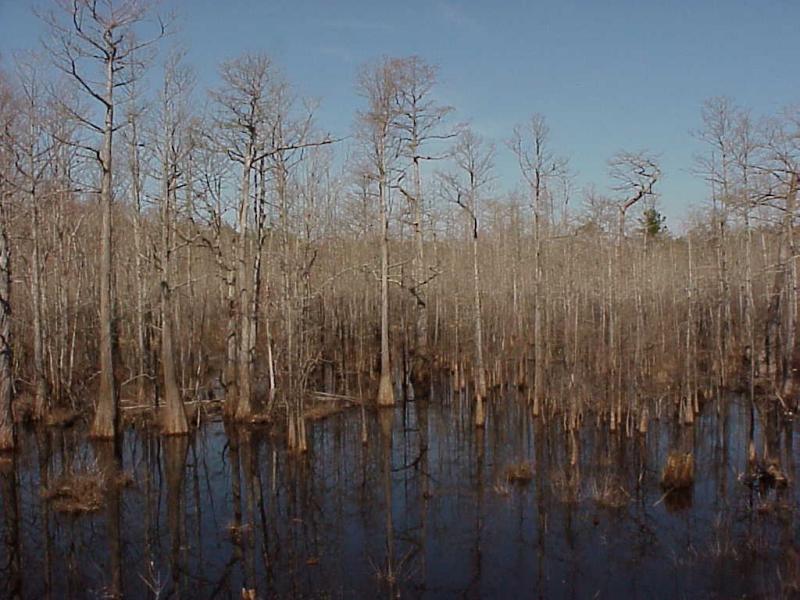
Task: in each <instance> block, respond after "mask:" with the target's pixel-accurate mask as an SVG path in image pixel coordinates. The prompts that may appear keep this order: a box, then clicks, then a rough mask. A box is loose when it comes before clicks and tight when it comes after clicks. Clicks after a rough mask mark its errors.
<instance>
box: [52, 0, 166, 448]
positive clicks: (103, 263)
mask: <svg viewBox="0 0 800 600" xmlns="http://www.w3.org/2000/svg"><path fill="white" fill-rule="evenodd" d="M57 4H58V12H56V11H51V12H48V13H45V14H43V15H42V18H43V19H44V21H45V23H46V24H47V25H48V28H49V33H50V38H51V41H50V42H49V46H48V50H49V52H50V54H51V56H52V57H53V61H54V64H55V66H56V67H57V68H58V69H60V70H61V71H63V72H64V73H65V74H66V75H67V76H68V77H69V78H70V79H71V80H72V81H74V82H75V85H76V86H77V87H78V89H79V90H81V91H82V92H83V93H85V94H86V95H87V96H88V97H89V98H90V99H92V100H94V101H96V103H97V104H98V105H99V107H100V113H101V117H102V118H101V119H100V121H99V122H98V121H96V120H94V119H92V118H91V117H87V116H85V115H83V114H81V112H79V111H78V110H76V109H74V108H73V107H70V106H69V105H68V104H66V103H61V106H62V109H63V110H64V112H65V113H66V114H68V115H69V116H70V117H71V118H74V119H76V120H77V121H79V122H80V123H81V124H82V125H83V126H84V127H85V128H86V130H87V131H88V132H89V133H90V134H92V135H93V136H98V137H99V138H100V142H99V144H98V145H86V146H85V149H86V150H87V151H88V152H89V153H90V155H91V156H92V157H93V158H94V159H95V160H96V161H97V165H98V166H99V168H100V190H99V198H100V205H101V208H102V233H101V239H100V241H101V250H100V269H99V273H98V275H99V279H100V390H99V394H98V399H97V410H96V412H95V417H94V422H93V423H92V435H93V436H95V437H98V438H113V437H115V436H116V434H117V429H118V421H119V414H118V413H119V407H118V390H117V383H116V381H115V373H114V365H115V358H114V339H113V320H114V306H113V294H112V278H113V275H112V274H113V265H112V261H111V257H112V244H113V234H112V226H111V220H112V219H111V208H112V204H113V200H114V187H113V186H114V182H113V177H114V171H113V164H112V160H113V155H114V153H113V141H114V133H115V132H116V131H117V130H118V129H119V127H120V124H119V123H117V121H116V120H115V110H116V108H117V104H118V100H117V97H116V95H115V92H116V91H117V90H118V89H120V88H125V87H126V86H128V85H130V84H131V83H132V81H133V79H132V78H135V77H136V76H137V74H139V73H140V72H141V69H138V68H136V65H140V64H141V63H142V61H143V60H145V59H146V58H147V54H148V50H149V49H150V48H151V47H152V46H153V45H154V44H155V43H156V42H157V41H158V40H159V39H160V38H161V37H163V36H164V34H165V33H166V27H165V24H164V23H163V22H162V21H161V20H160V19H159V20H158V23H157V25H156V33H155V35H154V36H153V37H151V38H144V41H142V39H143V38H140V37H138V36H137V30H138V29H140V27H141V26H142V25H143V24H146V23H147V22H148V19H149V15H150V8H151V6H150V2H148V1H147V0H100V1H98V0H58V3H57Z"/></svg>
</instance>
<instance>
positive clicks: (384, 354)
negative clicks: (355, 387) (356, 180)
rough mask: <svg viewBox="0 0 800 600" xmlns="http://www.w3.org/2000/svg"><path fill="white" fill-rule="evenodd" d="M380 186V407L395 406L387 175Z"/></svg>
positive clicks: (379, 183)
mask: <svg viewBox="0 0 800 600" xmlns="http://www.w3.org/2000/svg"><path fill="white" fill-rule="evenodd" d="M378 186H379V188H380V189H379V190H378V193H379V195H380V204H381V207H380V208H381V376H380V384H379V385H378V406H394V385H393V384H392V372H391V361H390V360H389V212H388V206H387V204H388V203H387V199H386V181H385V175H383V174H382V175H381V179H380V181H379V182H378Z"/></svg>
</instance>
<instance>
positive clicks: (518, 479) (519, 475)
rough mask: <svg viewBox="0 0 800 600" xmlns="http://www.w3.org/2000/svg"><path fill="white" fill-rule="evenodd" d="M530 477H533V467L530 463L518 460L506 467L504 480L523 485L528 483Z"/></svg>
mask: <svg viewBox="0 0 800 600" xmlns="http://www.w3.org/2000/svg"><path fill="white" fill-rule="evenodd" d="M531 479H533V469H532V468H531V465H530V463H527V462H520V463H515V464H511V465H508V466H507V467H506V481H508V482H509V483H516V484H518V485H525V484H526V483H530V481H531Z"/></svg>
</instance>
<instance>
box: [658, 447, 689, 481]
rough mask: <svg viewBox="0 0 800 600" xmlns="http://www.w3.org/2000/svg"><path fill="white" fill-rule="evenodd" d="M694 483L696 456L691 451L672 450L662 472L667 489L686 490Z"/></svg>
mask: <svg viewBox="0 0 800 600" xmlns="http://www.w3.org/2000/svg"><path fill="white" fill-rule="evenodd" d="M693 483H694V456H693V455H692V453H691V452H687V453H685V454H684V453H682V452H671V453H670V455H669V456H668V457H667V464H666V465H664V470H663V471H662V473H661V487H662V488H663V489H665V490H685V489H688V488H690V487H692V484H693Z"/></svg>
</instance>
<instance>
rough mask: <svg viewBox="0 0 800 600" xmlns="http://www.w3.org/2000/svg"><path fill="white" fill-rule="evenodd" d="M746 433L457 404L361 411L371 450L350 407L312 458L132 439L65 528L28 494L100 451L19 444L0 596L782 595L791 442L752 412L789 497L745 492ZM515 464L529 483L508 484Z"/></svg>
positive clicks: (240, 446) (736, 404)
mask: <svg viewBox="0 0 800 600" xmlns="http://www.w3.org/2000/svg"><path fill="white" fill-rule="evenodd" d="M749 418H750V412H749V405H747V404H746V403H744V402H742V401H740V400H737V399H728V400H725V401H720V400H717V401H712V402H709V403H707V404H706V406H705V407H704V409H703V413H702V415H701V417H700V418H699V419H698V420H697V421H696V423H695V425H694V426H693V427H692V428H687V427H677V426H675V425H674V424H672V423H671V422H667V421H666V420H664V421H660V422H658V421H657V422H654V423H653V424H652V425H651V427H650V429H649V431H648V433H647V434H646V435H638V434H637V435H633V436H632V437H627V436H626V435H625V434H624V433H620V432H616V433H609V432H608V431H607V427H606V426H602V427H598V426H597V422H596V420H595V419H593V418H588V417H587V419H586V420H585V422H584V423H583V427H582V429H581V431H580V433H579V434H572V435H571V434H569V433H567V432H565V431H564V428H563V427H562V424H561V423H560V422H559V421H558V420H557V419H554V420H552V421H550V422H548V423H542V421H541V420H536V421H533V420H531V419H530V417H529V411H528V410H526V409H525V408H524V403H523V402H520V401H518V400H517V399H514V398H507V399H504V400H502V401H495V402H494V404H493V405H492V406H490V410H489V418H488V420H487V426H486V429H485V431H482V432H481V431H476V430H475V429H474V428H473V427H472V426H471V419H470V414H469V404H468V402H466V400H464V399H460V398H459V397H457V396H452V395H450V396H448V397H445V398H444V399H443V400H441V401H431V402H425V403H423V402H421V401H420V402H409V403H407V404H404V405H402V406H399V407H398V408H397V409H396V410H393V411H388V412H382V413H381V414H377V413H369V412H368V413H367V422H368V443H367V444H366V445H362V424H361V419H360V415H359V411H357V410H356V411H351V412H347V413H342V414H339V415H335V416H333V417H330V418H328V419H325V420H323V421H318V422H315V423H314V424H313V425H312V426H311V427H310V431H309V436H310V437H309V446H310V449H309V452H308V454H307V455H305V456H294V455H290V454H287V453H286V452H285V450H284V447H285V440H283V439H281V438H280V437H276V436H275V435H273V433H272V432H270V430H269V429H268V428H255V429H254V428H236V429H233V428H230V427H227V426H225V425H223V423H222V422H208V423H205V424H204V425H203V426H202V427H201V428H200V429H199V430H198V431H196V432H195V433H194V434H193V435H192V436H191V437H189V438H186V439H164V438H161V437H159V436H158V435H155V434H152V433H146V432H141V431H135V430H128V431H126V432H125V436H124V441H123V443H122V447H121V449H120V450H119V451H118V452H119V455H121V461H122V466H121V470H117V471H116V475H114V477H115V478H116V480H117V481H118V484H117V485H110V486H108V487H107V488H106V489H105V491H103V493H102V496H101V497H100V504H99V505H98V506H97V507H96V508H97V509H96V510H94V511H93V512H88V513H79V514H71V513H64V512H62V511H61V510H57V503H55V502H53V501H51V500H47V499H45V495H43V493H42V489H43V488H44V489H49V488H51V487H52V485H53V482H54V481H57V480H58V478H59V477H60V476H61V475H62V474H63V473H64V472H65V471H69V472H77V473H81V472H86V471H88V472H95V473H97V472H105V473H109V472H114V469H113V467H114V465H115V464H118V462H117V461H118V459H115V453H114V451H113V449H109V448H106V447H103V446H98V445H93V444H91V443H89V442H86V441H85V440H84V437H83V435H82V433H81V432H80V431H77V430H64V431H61V430H51V431H48V432H45V433H43V432H39V433H35V432H25V433H24V434H23V435H22V440H21V442H22V449H21V451H20V452H19V453H18V454H17V456H16V459H15V460H14V461H13V462H12V461H7V462H5V463H4V464H3V465H2V467H0V478H2V479H1V480H0V484H2V522H0V528H1V533H2V545H0V569H2V570H1V571H0V582H2V585H3V587H2V588H0V596H2V597H14V596H15V595H18V596H20V597H23V598H47V597H52V598H84V597H85V598H95V597H108V596H110V595H115V594H116V595H122V596H124V597H126V598H145V597H150V598H154V597H160V598H166V597H175V598H177V597H183V598H241V597H242V590H243V589H248V590H255V596H252V597H258V598H273V597H276V598H277V597H280V598H380V597H384V598H385V597H426V598H459V597H468V598H477V597H486V598H527V597H530V598H534V597H542V598H622V597H626V598H628V597H630V598H634V597H641V598H709V597H720V598H731V597H791V596H792V595H793V594H796V593H797V592H798V589H800V588H798V586H800V539H799V538H798V522H797V514H798V508H799V507H798V499H797V495H796V492H795V482H796V481H797V475H798V473H797V465H796V461H795V460H794V455H795V445H796V440H795V438H796V437H797V433H796V427H795V425H794V423H793V422H792V421H787V420H785V419H783V418H782V417H780V416H779V415H777V414H758V415H757V417H756V420H757V422H756V426H755V440H756V446H757V448H758V451H759V454H760V455H763V454H764V452H765V451H766V452H768V453H769V455H770V457H772V458H773V459H774V460H777V461H779V462H780V465H781V468H782V469H783V471H784V472H785V473H786V474H787V476H788V477H789V480H790V484H789V486H788V487H786V488H785V489H783V490H774V489H765V490H759V489H753V488H751V487H748V486H747V485H745V484H744V483H742V482H741V481H740V477H739V476H740V473H741V472H742V471H744V470H745V468H746V460H747V446H748V436H749ZM673 450H679V451H682V452H693V453H694V457H695V464H696V470H695V475H696V478H695V483H694V486H693V488H692V489H691V490H690V491H688V492H684V493H680V494H679V493H674V494H669V495H667V497H664V491H663V490H662V489H661V487H660V485H659V480H660V475H661V469H662V467H663V465H664V463H665V461H666V457H667V455H668V453H669V452H670V451H673ZM109 465H110V466H109ZM514 465H516V466H517V468H519V467H520V465H522V466H523V467H524V465H528V466H529V467H530V476H531V479H530V480H529V481H509V479H508V472H509V467H511V466H514ZM522 470H523V472H524V470H525V469H524V468H523V469H522ZM120 473H122V474H120ZM523 479H524V478H523Z"/></svg>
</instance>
